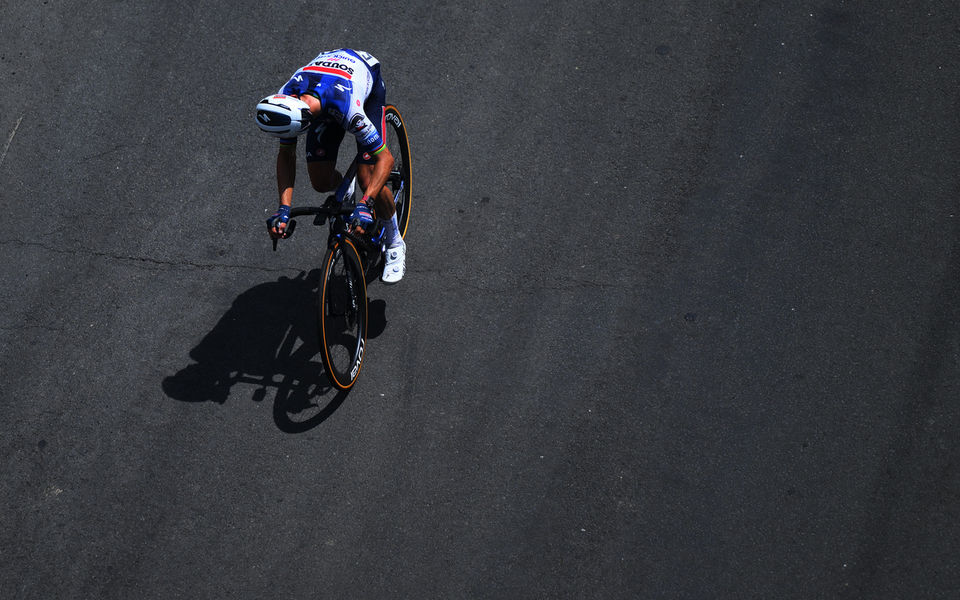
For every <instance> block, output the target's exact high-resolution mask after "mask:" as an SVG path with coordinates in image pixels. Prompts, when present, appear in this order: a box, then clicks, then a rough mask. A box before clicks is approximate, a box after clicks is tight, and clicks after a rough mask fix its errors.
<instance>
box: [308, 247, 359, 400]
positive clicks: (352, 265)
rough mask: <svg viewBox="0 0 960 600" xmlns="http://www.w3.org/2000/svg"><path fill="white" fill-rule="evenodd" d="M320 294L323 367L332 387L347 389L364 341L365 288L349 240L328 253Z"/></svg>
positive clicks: (325, 257) (355, 255) (324, 260)
mask: <svg viewBox="0 0 960 600" xmlns="http://www.w3.org/2000/svg"><path fill="white" fill-rule="evenodd" d="M319 293H320V304H319V311H320V341H321V344H320V345H321V346H322V348H323V365H324V367H326V369H327V375H328V376H329V377H330V382H331V383H332V384H333V386H334V387H336V388H337V389H340V390H348V389H350V388H351V387H352V386H353V384H354V383H355V382H356V381H357V376H359V375H360V367H361V366H362V365H363V350H364V344H365V343H366V341H367V286H366V283H365V282H364V278H363V267H362V265H361V262H360V256H359V255H358V254H357V249H356V248H355V247H354V245H353V243H352V242H350V240H348V239H340V240H336V241H335V242H334V244H333V246H331V247H330V248H329V249H328V250H327V253H326V255H325V256H324V258H323V279H322V281H321V282H320V292H319Z"/></svg>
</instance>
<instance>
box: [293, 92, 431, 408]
mask: <svg viewBox="0 0 960 600" xmlns="http://www.w3.org/2000/svg"><path fill="white" fill-rule="evenodd" d="M385 120H386V127H385V128H384V135H385V136H386V143H387V147H388V148H389V149H390V153H391V154H393V159H394V165H393V169H391V171H390V175H389V177H388V178H387V182H386V184H385V187H386V188H387V189H389V190H390V192H391V193H392V194H393V201H394V204H396V207H397V224H398V226H399V229H400V236H401V237H404V236H406V234H407V225H408V224H409V222H410V207H411V204H412V201H413V194H412V192H413V174H412V172H411V168H410V142H409V140H408V138H407V130H406V127H405V125H404V122H403V117H401V116H400V111H398V110H397V108H396V107H395V106H393V105H387V106H386V107H385ZM359 158H360V154H358V155H357V157H356V158H354V159H353V162H352V163H351V164H350V167H349V168H348V169H347V171H346V173H345V174H344V176H343V181H342V182H341V184H340V186H339V187H338V188H337V190H336V192H335V193H334V194H331V195H330V196H328V197H327V199H326V201H325V202H324V204H323V205H322V206H299V207H294V208H293V209H292V210H291V212H290V217H291V219H290V222H289V223H288V224H287V233H286V235H285V239H289V237H290V236H291V235H293V232H294V229H295V228H296V225H297V222H296V221H295V220H294V217H302V216H307V215H314V219H313V224H314V225H317V226H322V225H324V224H327V225H329V233H328V237H327V251H326V253H325V254H324V257H323V262H322V263H321V265H322V266H321V276H320V287H319V292H318V305H317V309H318V313H319V317H320V318H319V321H320V323H319V335H320V347H321V349H322V351H323V365H324V368H325V369H326V371H327V375H328V376H329V378H330V382H331V383H332V384H333V386H334V387H336V388H337V389H340V390H349V389H350V388H351V387H353V384H354V383H356V381H357V377H358V376H359V375H360V369H361V367H362V366H363V358H364V352H365V350H366V343H367V284H368V283H371V282H372V281H373V280H374V279H376V278H377V277H378V275H379V273H380V272H381V271H382V268H383V260H382V256H383V235H384V231H383V226H382V224H381V223H380V222H379V221H376V220H375V221H374V223H375V225H372V226H371V227H369V228H368V229H367V230H366V231H363V232H360V231H358V230H354V228H353V227H352V226H351V225H350V224H349V222H348V219H349V217H350V215H351V213H353V210H354V208H356V199H355V198H354V197H350V194H349V193H348V191H349V190H351V189H354V188H355V187H356V175H357V164H358V163H357V161H358V159H359ZM276 247H277V244H276V240H274V250H276Z"/></svg>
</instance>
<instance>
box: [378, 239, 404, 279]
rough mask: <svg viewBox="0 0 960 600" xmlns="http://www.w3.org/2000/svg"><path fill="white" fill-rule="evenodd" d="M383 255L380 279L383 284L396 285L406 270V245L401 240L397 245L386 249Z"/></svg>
mask: <svg viewBox="0 0 960 600" xmlns="http://www.w3.org/2000/svg"><path fill="white" fill-rule="evenodd" d="M383 254H384V257H383V258H384V264H383V275H381V276H380V279H381V281H383V282H384V283H397V282H398V281H400V280H401V279H403V274H404V273H405V272H406V270H407V267H406V259H407V256H406V255H407V245H406V244H405V243H403V241H402V240H401V242H400V244H399V245H397V246H394V247H392V248H387V250H386V252H384V253H383Z"/></svg>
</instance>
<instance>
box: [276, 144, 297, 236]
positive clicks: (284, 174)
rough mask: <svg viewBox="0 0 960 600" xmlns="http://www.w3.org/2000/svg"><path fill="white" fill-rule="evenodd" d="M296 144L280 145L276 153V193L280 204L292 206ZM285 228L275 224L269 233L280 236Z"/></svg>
mask: <svg viewBox="0 0 960 600" xmlns="http://www.w3.org/2000/svg"><path fill="white" fill-rule="evenodd" d="M295 149H296V144H281V145H280V150H278V151H277V193H278V195H279V196H280V204H282V205H286V206H293V184H294V182H295V181H296V179H297V154H296V152H295ZM285 228H286V224H285V223H277V226H276V227H274V228H273V229H272V230H271V233H273V234H276V235H280V234H281V233H282V232H283V230H284V229H285Z"/></svg>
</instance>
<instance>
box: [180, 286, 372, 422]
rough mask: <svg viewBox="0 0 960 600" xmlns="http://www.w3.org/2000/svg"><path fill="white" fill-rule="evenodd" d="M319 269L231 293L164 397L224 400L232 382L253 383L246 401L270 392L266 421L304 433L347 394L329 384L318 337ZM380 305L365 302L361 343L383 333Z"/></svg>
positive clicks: (203, 400)
mask: <svg viewBox="0 0 960 600" xmlns="http://www.w3.org/2000/svg"><path fill="white" fill-rule="evenodd" d="M319 279H320V272H319V270H314V271H311V272H310V273H309V274H308V273H303V272H301V273H300V274H299V275H297V276H296V277H294V278H292V279H291V278H289V277H281V278H280V279H278V280H277V281H271V282H268V283H263V284H260V285H257V286H255V287H253V288H250V289H249V290H247V291H246V292H243V293H242V294H240V295H239V296H237V298H236V300H234V301H233V305H232V306H231V307H230V310H228V311H227V313H226V314H225V315H223V317H222V318H221V319H220V321H219V322H218V323H217V324H216V325H215V326H214V328H213V329H212V330H211V331H210V333H208V334H207V335H205V336H204V337H203V339H202V340H201V341H200V343H199V344H197V346H196V347H195V348H193V350H191V351H190V358H192V359H193V360H194V361H195V362H193V363H191V364H189V365H187V366H186V367H184V368H182V369H180V371H178V372H177V373H176V374H175V375H171V376H169V377H167V378H165V379H164V380H163V384H162V387H163V391H164V392H165V393H166V395H167V396H169V397H170V398H173V399H175V400H180V401H183V402H205V401H212V402H218V403H221V404H222V403H224V402H226V400H227V398H228V397H229V396H230V393H231V388H232V387H233V386H234V385H235V384H238V383H245V384H253V385H255V386H257V387H256V388H255V389H254V391H253V393H252V399H253V400H255V401H258V402H259V401H262V400H264V399H265V398H266V395H267V390H268V388H272V389H274V390H276V393H275V396H274V403H273V418H274V421H275V422H276V424H277V427H279V428H280V429H281V430H282V431H286V432H288V433H299V432H303V431H306V430H308V429H311V428H313V427H315V426H317V425H319V424H320V423H322V422H323V421H325V420H326V419H327V418H328V417H330V415H332V414H333V413H334V411H336V410H337V409H338V408H339V407H340V405H341V404H343V401H344V400H345V399H346V397H347V392H337V393H336V394H335V395H334V396H333V398H332V399H329V400H324V398H325V397H326V396H329V395H330V394H331V393H333V392H334V391H336V390H335V388H333V386H331V385H330V381H329V379H328V378H327V376H326V374H325V372H324V368H323V362H322V360H321V357H320V346H319V341H318V337H317V308H316V307H317V287H318V285H319ZM384 308H385V304H384V302H383V301H382V300H374V301H371V302H370V305H369V308H368V310H369V313H368V314H369V318H370V320H369V322H368V328H367V338H368V339H369V338H373V337H376V336H377V335H379V334H380V333H382V332H383V330H384V328H385V326H386V319H385V316H384Z"/></svg>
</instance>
